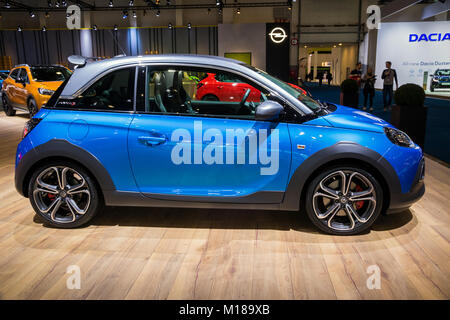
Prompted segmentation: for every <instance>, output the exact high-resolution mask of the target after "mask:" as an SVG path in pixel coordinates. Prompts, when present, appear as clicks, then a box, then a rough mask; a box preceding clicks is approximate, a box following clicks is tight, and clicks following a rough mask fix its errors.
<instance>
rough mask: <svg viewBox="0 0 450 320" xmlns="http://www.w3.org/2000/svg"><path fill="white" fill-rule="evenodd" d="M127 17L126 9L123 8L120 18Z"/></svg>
mask: <svg viewBox="0 0 450 320" xmlns="http://www.w3.org/2000/svg"><path fill="white" fill-rule="evenodd" d="M126 18H128V11H127V10H123V11H122V19H126Z"/></svg>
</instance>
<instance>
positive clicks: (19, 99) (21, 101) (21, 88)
mask: <svg viewBox="0 0 450 320" xmlns="http://www.w3.org/2000/svg"><path fill="white" fill-rule="evenodd" d="M17 80H20V81H23V82H16V86H15V101H16V104H17V105H18V106H19V107H21V108H24V109H26V108H27V98H28V90H27V85H28V84H29V83H28V82H29V81H28V75H27V70H26V69H25V68H20V70H19V74H18V76H17Z"/></svg>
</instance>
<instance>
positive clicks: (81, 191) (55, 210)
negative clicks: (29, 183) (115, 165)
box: [33, 166, 91, 223]
mask: <svg viewBox="0 0 450 320" xmlns="http://www.w3.org/2000/svg"><path fill="white" fill-rule="evenodd" d="M33 199H34V201H35V203H36V205H37V209H38V210H39V211H40V213H41V214H42V215H44V216H47V217H49V218H50V219H51V220H52V221H54V222H57V223H70V222H74V221H75V220H77V219H78V218H80V217H81V216H83V215H84V214H85V213H86V212H87V211H88V209H89V206H90V204H91V191H90V190H89V185H88V183H87V182H86V179H85V178H84V177H83V176H82V175H81V174H80V173H78V172H77V171H76V170H74V169H72V168H70V167H66V166H53V167H49V168H47V169H45V170H43V171H42V172H41V173H40V174H39V175H38V176H37V178H36V180H35V182H34V186H33Z"/></svg>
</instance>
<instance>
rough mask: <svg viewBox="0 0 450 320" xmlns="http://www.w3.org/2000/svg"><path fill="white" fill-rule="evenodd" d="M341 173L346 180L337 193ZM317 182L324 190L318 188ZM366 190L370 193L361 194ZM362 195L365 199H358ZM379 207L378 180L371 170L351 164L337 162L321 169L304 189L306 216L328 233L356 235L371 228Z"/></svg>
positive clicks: (380, 201)
mask: <svg viewBox="0 0 450 320" xmlns="http://www.w3.org/2000/svg"><path fill="white" fill-rule="evenodd" d="M341 172H342V173H343V174H344V176H345V177H346V178H345V180H344V181H346V182H345V185H348V181H350V186H349V187H348V189H347V193H345V192H344V193H342V192H341V190H342V181H343V178H342V173H341ZM350 177H352V178H351V179H350ZM321 183H322V186H324V187H325V188H326V189H327V190H328V191H325V189H323V188H322V187H321ZM345 188H347V187H344V189H345ZM370 190H372V193H370V194H367V196H366V195H363V193H365V192H368V191H370ZM329 192H332V193H329ZM335 192H336V193H339V194H336V193H335ZM357 192H359V193H360V196H359V195H357ZM322 194H324V196H322ZM336 197H337V199H336ZM366 198H367V200H364V201H362V200H359V201H358V199H366ZM333 208H335V209H333ZM382 208H383V190H382V188H381V185H380V183H379V182H378V181H377V179H376V178H375V177H374V176H373V174H372V173H370V172H369V171H367V170H365V169H362V168H359V167H355V166H342V165H341V166H333V167H330V168H327V169H325V170H323V171H322V172H321V173H319V174H318V175H317V176H316V177H315V178H314V179H313V180H312V181H311V183H310V184H309V186H308V189H307V192H306V198H305V209H306V212H307V214H308V217H309V219H310V220H311V221H312V223H313V224H314V225H315V226H316V227H318V228H319V229H320V230H322V231H324V232H326V233H329V234H334V235H354V234H359V233H361V232H363V231H365V230H367V229H368V228H370V227H371V225H372V224H373V223H374V222H375V220H376V219H377V218H378V216H379V215H380V213H381V210H382ZM332 209H333V210H332ZM326 213H329V214H328V215H327V214H326ZM353 213H354V214H353ZM319 216H320V218H319ZM330 220H331V221H330ZM352 220H353V224H352ZM360 220H361V221H362V222H361V221H360ZM352 225H353V226H352Z"/></svg>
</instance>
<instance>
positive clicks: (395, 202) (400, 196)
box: [387, 158, 425, 214]
mask: <svg viewBox="0 0 450 320" xmlns="http://www.w3.org/2000/svg"><path fill="white" fill-rule="evenodd" d="M424 178H425V158H422V160H421V162H420V164H419V166H418V168H417V172H416V175H415V177H414V182H413V185H412V187H411V189H410V190H409V192H406V193H392V194H391V201H390V205H389V208H388V210H387V213H388V214H391V213H396V212H401V211H404V210H406V209H408V208H409V207H410V206H411V205H412V204H413V203H414V202H416V201H418V200H419V199H420V198H422V196H423V195H424V193H425V182H424Z"/></svg>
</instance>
